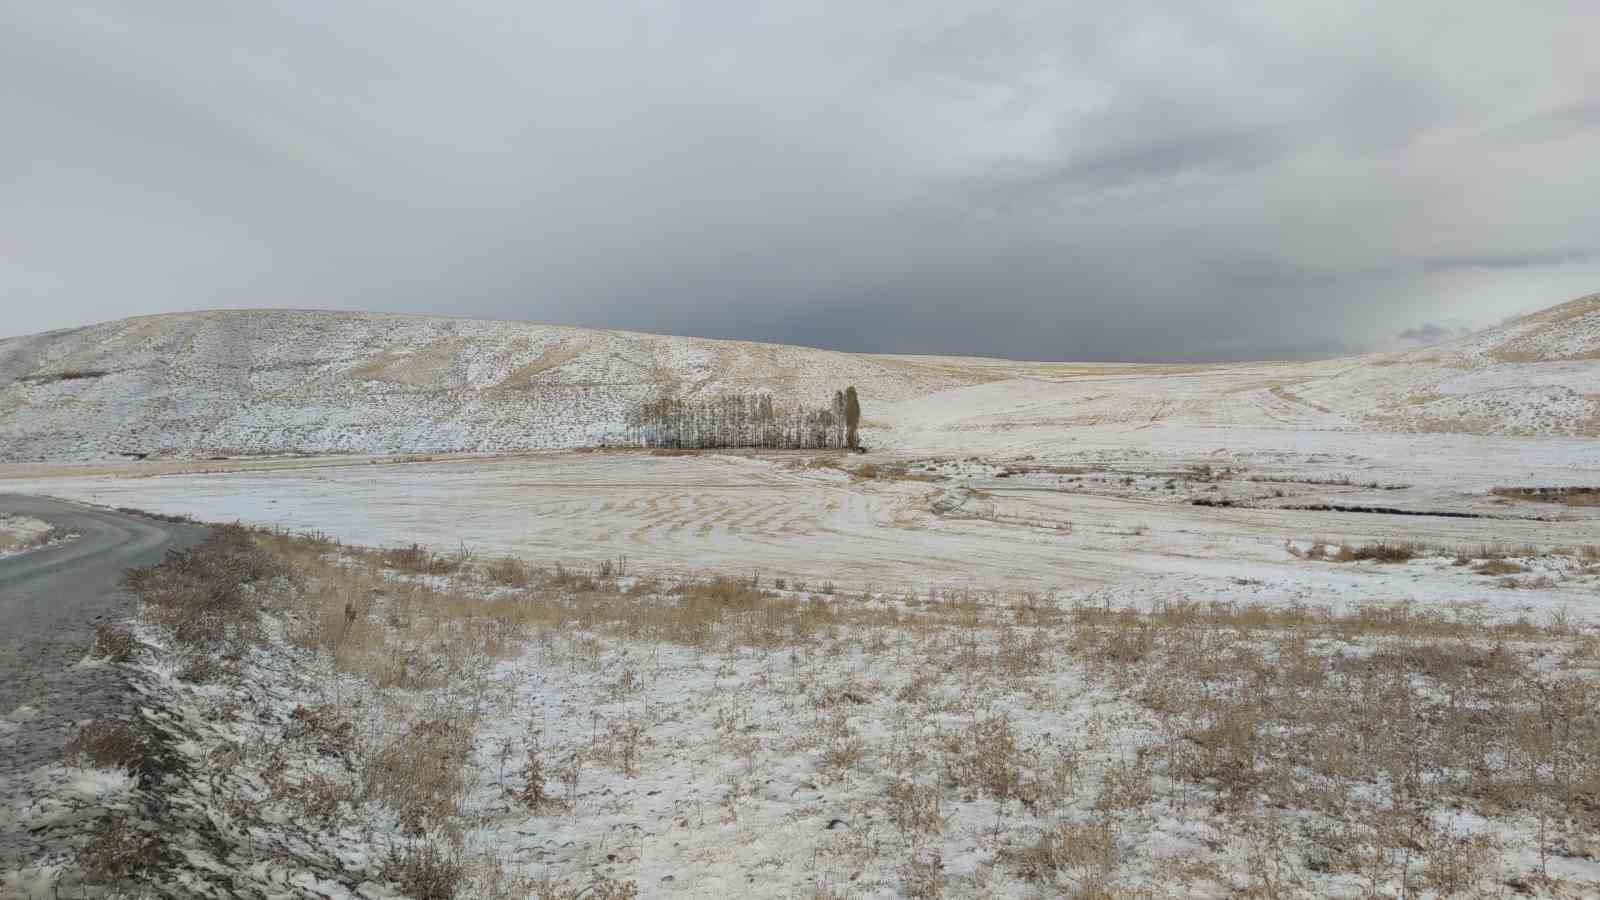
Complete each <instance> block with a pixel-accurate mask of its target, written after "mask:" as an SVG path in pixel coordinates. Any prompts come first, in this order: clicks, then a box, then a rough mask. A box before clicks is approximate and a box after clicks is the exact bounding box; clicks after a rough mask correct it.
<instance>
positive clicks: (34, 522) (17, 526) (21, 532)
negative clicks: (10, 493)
mask: <svg viewBox="0 0 1600 900" xmlns="http://www.w3.org/2000/svg"><path fill="white" fill-rule="evenodd" d="M76 536H77V535H76V534H74V533H72V532H65V531H55V530H53V529H52V528H51V527H50V523H49V522H46V521H44V520H42V519H35V518H33V517H32V516H24V515H18V514H15V513H7V512H3V511H0V557H5V556H14V555H16V554H18V553H26V552H27V551H29V550H37V549H38V548H40V547H45V546H49V545H50V544H53V543H58V542H60V541H67V540H71V539H72V538H74V537H76Z"/></svg>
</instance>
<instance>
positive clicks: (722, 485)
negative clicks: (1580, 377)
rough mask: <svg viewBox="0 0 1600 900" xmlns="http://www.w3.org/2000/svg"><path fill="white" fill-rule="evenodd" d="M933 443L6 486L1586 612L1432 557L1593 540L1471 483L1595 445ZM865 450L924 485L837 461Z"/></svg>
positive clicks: (1590, 455) (983, 437) (852, 573)
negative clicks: (1391, 553)
mask: <svg viewBox="0 0 1600 900" xmlns="http://www.w3.org/2000/svg"><path fill="white" fill-rule="evenodd" d="M955 435H960V436H962V437H964V441H963V442H961V443H956V442H955V440H956V437H955ZM951 441H952V442H951V443H950V444H949V445H948V446H943V447H936V448H934V449H933V450H932V452H929V453H923V454H897V453H888V452H879V453H874V454H869V455H867V456H852V457H848V458H847V457H837V456H836V457H812V456H807V455H785V454H773V455H765V456H740V455H730V454H706V455H700V456H656V455H651V454H648V453H644V452H635V451H610V452H593V453H572V452H558V453H536V454H521V455H511V456H502V457H492V458H474V459H464V460H449V459H445V460H435V461H430V462H409V463H392V462H391V463H385V462H383V461H381V460H371V461H368V462H365V463H361V464H355V465H351V464H347V463H346V461H344V460H342V459H334V460H328V461H326V462H325V464H324V465H318V464H317V463H316V462H315V461H311V460H299V461H296V462H295V463H294V464H293V465H292V466H288V465H280V464H277V463H268V464H265V465H264V466H263V467H261V468H255V467H253V466H251V465H250V464H238V468H239V469H240V470H239V471H232V472H226V471H209V472H201V473H197V474H166V475H158V476H150V477H127V476H128V475H137V474H139V473H141V471H142V468H141V467H140V466H129V467H125V468H123V469H122V470H121V474H100V475H93V476H86V477H60V473H61V472H63V471H65V470H63V469H62V468H60V467H56V468H53V469H51V470H50V473H51V475H52V476H53V477H43V478H27V477H22V478H11V479H8V480H6V481H5V482H4V484H5V489H6V490H19V491H25V492H37V493H44V494H51V495H55V496H60V497H67V498H71V499H75V500H81V501H86V502H90V503H96V504H100V505H104V506H112V507H135V508H141V509H146V510H149V511H152V512H160V513H167V514H179V515H189V516H194V517H196V518H199V519H202V520H206V521H233V520H240V521H244V522H247V523H251V524H258V525H267V526H275V527H282V528H287V529H291V530H299V531H321V532H324V533H327V534H330V535H333V536H336V537H338V538H340V539H341V540H344V541H347V542H351V543H357V544H363V545H386V546H395V545H401V544H409V543H411V542H413V541H416V542H421V543H423V544H425V545H429V546H432V547H435V548H438V549H442V550H455V549H457V548H459V547H462V546H465V547H467V548H469V549H471V550H473V551H475V552H477V553H478V554H480V555H498V554H514V555H517V556H520V557H522V558H525V559H528V560H530V561H535V562H542V563H553V562H556V561H565V562H568V563H592V562H594V561H597V560H600V559H605V558H617V557H626V558H627V559H628V560H629V564H630V565H631V566H633V567H634V568H636V569H638V570H639V571H646V572H660V573H678V574H682V573H705V572H746V573H748V572H759V573H761V574H763V575H765V576H768V577H784V578H788V579H791V580H806V581H809V582H811V583H813V584H820V583H823V582H825V581H832V582H834V583H836V584H838V585H840V586H850V587H853V588H857V589H859V588H863V587H866V586H869V585H875V586H878V587H901V586H904V587H911V588H917V589H926V588H928V587H967V588H973V589H979V590H1002V591H1017V590H1032V591H1039V592H1053V593H1055V594H1056V595H1058V596H1060V597H1063V598H1068V597H1076V596H1087V595H1091V594H1092V595H1095V596H1098V597H1102V598H1106V599H1110V600H1113V601H1114V602H1116V603H1118V604H1121V603H1124V602H1134V603H1139V604H1149V603H1151V602H1154V601H1157V600H1161V599H1169V598H1173V597H1207V598H1212V597H1218V598H1235V599H1249V600H1270V601H1275V602H1305V601H1311V602H1319V603H1360V602H1366V601H1369V600H1371V599H1373V598H1383V599H1404V600H1410V601H1415V602H1418V603H1446V602H1449V603H1469V604H1476V605H1482V606H1484V607H1486V608H1492V609H1495V610H1498V611H1500V612H1501V613H1503V614H1505V615H1510V616H1516V615H1533V616H1539V615H1543V614H1545V613H1546V612H1547V611H1549V610H1550V609H1554V608H1562V609H1568V610H1570V611H1571V612H1572V613H1573V614H1574V615H1578V616H1580V617H1584V618H1588V617H1591V616H1594V615H1600V604H1596V603H1595V600H1594V597H1595V586H1596V584H1597V582H1596V581H1595V580H1594V578H1593V577H1592V576H1591V575H1589V574H1587V569H1586V568H1585V567H1584V566H1583V565H1567V564H1565V563H1560V562H1558V561H1556V558H1555V557H1541V559H1540V560H1535V561H1532V562H1530V563H1529V567H1530V569H1531V571H1530V572H1529V573H1528V575H1527V577H1524V578H1520V579H1513V581H1515V582H1516V586H1514V587H1512V586H1507V584H1508V582H1507V581H1506V579H1504V578H1490V577H1485V576H1482V575H1476V574H1474V573H1473V572H1472V571H1471V570H1470V569H1469V568H1467V567H1463V566H1458V565H1452V562H1453V560H1454V558H1455V556H1456V555H1457V554H1458V553H1466V554H1468V555H1471V554H1473V553H1476V552H1478V550H1477V548H1479V547H1481V546H1483V545H1503V546H1515V547H1531V548H1534V550H1535V551H1536V552H1538V553H1540V554H1544V553H1547V552H1549V551H1551V550H1555V549H1561V550H1563V551H1564V552H1565V553H1567V554H1579V553H1580V549H1581V548H1583V547H1586V546H1591V545H1600V509H1596V508H1594V507H1569V506H1566V505H1562V504H1559V503H1533V502H1525V501H1518V500H1509V499H1506V498H1503V497H1499V496H1495V495H1493V494H1492V493H1491V491H1492V490H1493V489H1494V488H1496V487H1508V486H1517V487H1521V486H1562V485H1589V484H1593V483H1595V482H1597V481H1600V478H1597V477H1596V474H1597V473H1600V445H1597V444H1595V443H1594V442H1592V441H1577V440H1563V439H1527V438H1499V437H1480V436H1461V435H1440V434H1418V435H1370V434H1358V433H1346V432H1310V433H1293V432H1283V431H1266V430H1259V431H1243V430H1232V431H1226V432H1224V431H1220V430H1217V429H1192V428H1190V429H1174V428H1162V427H1155V428H1146V429H1139V430H1136V431H1132V432H1129V431H1124V430H1121V429H1120V428H1115V427H1113V428H1107V427H1103V426H1102V427H1092V426H1086V427H1080V428H1077V429H1074V430H1072V434H1071V437H1070V439H1066V440H1061V441H1060V442H1052V441H1051V440H1049V439H1041V438H1040V437H1039V436H1038V435H1037V434H1035V433H1030V432H1029V431H1028V430H1026V429H1020V428H1019V429H1017V430H1012V431H998V432H991V431H969V432H961V433H954V434H953V435H952V437H951ZM930 443H931V442H930ZM974 451H981V452H974ZM1022 451H1028V452H1022ZM818 462H826V463H827V465H817V463H818ZM867 464H871V465H873V466H874V467H876V468H878V469H880V470H885V471H889V470H899V469H904V470H905V471H906V472H908V473H911V474H918V475H919V476H920V477H921V478H924V479H928V480H911V479H901V478H885V477H878V478H860V477H856V476H855V475H853V474H851V473H852V472H853V471H854V470H856V469H858V468H859V467H860V466H862V465H867ZM836 466H837V467H836ZM30 471H31V467H27V466H15V467H9V468H7V469H5V470H3V471H0V474H4V475H10V476H17V475H27V474H28V473H29V472H30ZM96 471H113V472H114V471H115V470H104V469H97V470H96ZM952 498H954V499H952ZM1197 504H1205V505H1197ZM1305 507H1343V508H1346V509H1351V508H1356V509H1360V508H1366V509H1376V510H1398V511H1408V512H1414V513H1427V514H1428V515H1402V514H1395V513H1384V512H1352V511H1337V510H1330V509H1308V508H1305ZM1316 540H1320V541H1323V542H1327V543H1335V544H1339V543H1343V544H1351V545H1360V544H1364V543H1370V542H1375V541H1414V542H1421V543H1425V544H1428V545H1430V546H1431V547H1433V548H1435V549H1434V550H1432V551H1430V553H1429V554H1426V555H1424V557H1422V558H1419V559H1416V560H1414V561H1412V562H1409V563H1404V564H1377V563H1366V562H1362V563H1343V564H1340V563H1332V562H1316V561H1308V560H1305V559H1301V558H1299V557H1297V556H1296V555H1295V554H1294V553H1292V552H1291V551H1290V548H1289V546H1288V543H1287V542H1290V541H1302V542H1310V541H1316ZM1546 578H1548V580H1545V579H1546Z"/></svg>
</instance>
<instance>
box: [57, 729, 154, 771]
mask: <svg viewBox="0 0 1600 900" xmlns="http://www.w3.org/2000/svg"><path fill="white" fill-rule="evenodd" d="M149 751H150V736H149V735H147V734H145V733H143V732H141V731H140V730H139V729H136V728H134V727H133V726H132V725H130V724H128V723H127V722H121V721H118V720H116V719H96V720H94V721H92V722H88V723H86V724H84V725H83V726H81V727H80V728H79V729H78V731H77V733H76V734H74V735H73V736H72V738H71V739H70V740H68V741H67V744H66V746H65V747H64V748H63V752H64V753H65V755H66V757H67V758H68V759H71V760H75V761H77V762H79V763H80V764H87V765H89V766H93V767H94V768H97V769H127V770H129V771H136V770H138V769H140V768H141V767H142V764H143V763H144V761H145V760H146V758H147V757H148V756H149Z"/></svg>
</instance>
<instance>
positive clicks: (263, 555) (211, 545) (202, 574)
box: [123, 525, 294, 656]
mask: <svg viewBox="0 0 1600 900" xmlns="http://www.w3.org/2000/svg"><path fill="white" fill-rule="evenodd" d="M293 576H294V570H293V569H292V568H290V567H289V566H287V565H286V564H285V563H284V562H283V561H282V560H281V559H280V558H279V557H277V556H275V555H274V554H272V553H271V552H269V551H268V550H266V549H265V548H263V547H262V546H261V545H260V544H258V543H257V541H256V540H255V537H254V536H253V534H252V533H251V532H250V530H249V529H246V528H244V527H243V526H240V525H218V526H214V527H213V528H212V529H211V532H210V535H209V536H208V537H207V539H206V540H205V542H204V543H202V544H199V545H197V546H194V547H189V548H185V549H182V550H169V551H168V552H167V556H166V559H164V560H163V561H162V562H161V563H160V564H159V565H155V566H149V567H145V568H139V569H129V570H128V572H127V574H126V575H124V576H123V586H124V587H125V588H127V589H128V591H129V592H130V593H132V594H133V595H134V596H136V597H138V598H139V599H140V600H141V601H143V602H144V603H145V604H146V608H147V611H148V613H149V616H150V618H151V619H152V620H153V621H154V622H156V623H157V624H159V625H162V626H164V627H165V628H167V629H168V630H169V631H170V633H171V635H172V638H173V640H174V641H175V642H176V643H177V644H178V645H179V646H180V647H181V648H183V649H184V650H186V651H197V652H202V653H225V654H229V655H232V656H238V655H239V654H241V653H243V651H244V649H245V647H247V646H248V645H249V644H251V643H254V642H255V641H257V640H258V639H259V637H260V607H261V605H262V603H263V602H264V601H265V600H266V595H267V593H268V592H270V591H272V590H273V589H275V588H282V587H284V586H286V585H287V584H288V583H289V582H291V581H292V580H293Z"/></svg>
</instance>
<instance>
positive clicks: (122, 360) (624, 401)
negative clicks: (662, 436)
mask: <svg viewBox="0 0 1600 900" xmlns="http://www.w3.org/2000/svg"><path fill="white" fill-rule="evenodd" d="M986 377H990V376H986V375H985V374H984V373H983V371H982V367H981V365H973V366H965V367H963V366H959V365H952V364H950V363H946V362H944V361H939V360H912V359H894V358H888V357H882V358H880V357H872V356H862V355H853V354H845V353H834V352H829V351H824V350H813V349H807V348H802V347H787V346H777V345H770V344H753V343H743V342H733V341H713V340H699V339H693V338H677V337H660V336H656V335H648V334H633V333H625V332H614V331H597V330H590V329H582V328H564V327H555V326H545V325H532V324H524V323H514V322H485V321H472V320H463V319H445V318H427V317H417V316H397V315H380V314H367V313H335V312H304V311H289V310H261V311H254V310H252V311H240V312H204V313H183V314H172V315H159V316H147V317H140V318H134V319H126V320H122V321H117V322H108V323H105V324H100V325H93V326H90V327H87V328H79V329H72V330H68V331H57V332H49V333H46V334H39V335H31V336H27V337H20V338H12V339H8V340H4V341H0V459H5V460H37V459H51V460H61V459H94V458H103V457H107V456H115V455H123V454H126V455H164V454H172V453H186V454H187V453H242V452H248V453H261V452H278V451H309V452H337V451H359V452H378V453H383V452H409V451H448V450H512V449H537V448H553V447H573V446H581V445H586V444H594V443H599V442H603V441H606V440H608V439H614V438H615V437H616V436H617V435H618V434H620V433H621V431H622V416H623V412H624V410H625V409H626V408H627V406H628V405H629V404H630V403H632V402H635V401H637V400H643V399H648V398H652V397H656V396H659V395H661V394H662V393H664V392H672V393H674V394H676V395H678V396H688V395H694V394H698V393H702V392H717V391H724V390H727V391H752V390H762V391H771V392H773V393H775V394H781V395H785V396H795V397H802V398H815V399H817V400H823V399H825V398H827V397H829V396H831V395H832V393H833V392H834V391H835V390H838V389H840V388H842V387H844V386H846V385H848V384H855V385H857V387H858V388H859V389H860V391H861V393H862V395H863V396H864V397H865V398H867V399H868V400H869V402H870V401H876V402H879V403H881V402H885V401H891V400H898V399H903V398H907V397H912V396H920V395H922V394H926V393H928V392H930V391H935V390H940V389H944V388H948V387H954V386H957V385H961V384H970V383H972V382H973V381H974V380H981V379H984V378H986Z"/></svg>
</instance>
